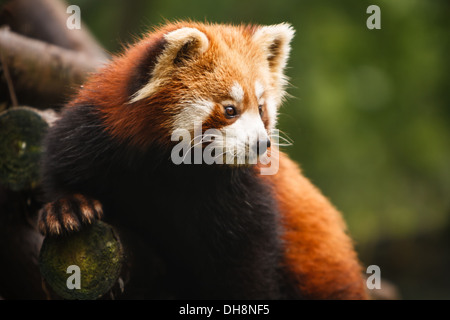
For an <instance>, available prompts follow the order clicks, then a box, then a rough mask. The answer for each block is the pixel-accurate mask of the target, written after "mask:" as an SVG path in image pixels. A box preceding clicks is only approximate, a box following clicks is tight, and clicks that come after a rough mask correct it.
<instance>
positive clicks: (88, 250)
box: [39, 221, 123, 300]
mask: <svg viewBox="0 0 450 320" xmlns="http://www.w3.org/2000/svg"><path fill="white" fill-rule="evenodd" d="M122 262H123V251H122V246H121V243H120V241H119V239H118V237H117V235H116V233H115V231H114V229H113V228H112V227H111V226H109V225H108V224H106V223H104V222H101V221H97V222H96V223H94V224H93V225H90V226H87V227H85V228H84V229H83V230H82V231H80V232H77V233H74V234H71V235H69V236H64V237H47V238H46V239H45V240H44V243H43V245H42V249H41V253H40V257H39V265H40V270H41V274H42V276H43V277H44V279H45V280H46V281H47V283H48V284H49V285H50V286H51V287H52V288H53V290H54V291H55V292H56V293H57V294H58V295H60V296H61V297H63V298H65V299H71V300H73V299H79V300H87V299H97V298H99V297H101V296H102V295H104V294H105V293H106V292H108V290H110V289H111V287H112V286H113V285H114V283H115V282H116V280H117V278H118V277H119V274H120V270H121V267H122ZM71 265H76V266H78V267H79V268H80V279H81V281H80V282H81V288H80V289H69V288H67V279H68V278H69V277H70V276H71V273H67V268H68V267H69V266H71Z"/></svg>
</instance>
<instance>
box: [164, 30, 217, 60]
mask: <svg viewBox="0 0 450 320" xmlns="http://www.w3.org/2000/svg"><path fill="white" fill-rule="evenodd" d="M164 38H165V40H166V41H167V45H166V48H165V50H164V52H163V54H162V55H161V56H160V58H159V59H158V64H160V63H168V64H170V63H174V64H175V65H178V64H182V63H183V61H185V60H189V59H192V58H195V56H197V55H200V54H202V53H203V52H205V51H206V50H207V49H208V47H209V40H208V38H207V37H206V35H205V34H204V33H203V32H201V31H200V30H198V29H195V28H187V27H186V28H181V29H177V30H175V31H172V32H169V33H168V34H166V35H165V36H164Z"/></svg>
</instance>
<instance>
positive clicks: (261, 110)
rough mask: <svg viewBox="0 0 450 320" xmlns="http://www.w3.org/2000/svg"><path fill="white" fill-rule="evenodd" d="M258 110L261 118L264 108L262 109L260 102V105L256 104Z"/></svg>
mask: <svg viewBox="0 0 450 320" xmlns="http://www.w3.org/2000/svg"><path fill="white" fill-rule="evenodd" d="M258 110H259V115H260V116H261V118H262V116H263V114H264V110H263V105H262V104H260V105H259V106H258Z"/></svg>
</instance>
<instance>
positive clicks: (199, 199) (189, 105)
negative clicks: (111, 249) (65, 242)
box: [39, 22, 367, 299]
mask: <svg viewBox="0 0 450 320" xmlns="http://www.w3.org/2000/svg"><path fill="white" fill-rule="evenodd" d="M293 35H294V30H293V28H292V27H291V26H290V25H288V24H279V25H272V26H257V25H251V26H247V25H239V26H234V25H220V24H203V23H195V22H177V23H171V24H167V25H165V26H163V27H160V28H158V29H156V30H154V31H153V32H150V33H148V34H147V35H145V36H144V37H143V38H142V39H141V40H140V41H138V42H137V43H136V44H134V45H132V46H129V47H128V48H127V49H126V50H125V52H124V53H123V54H122V55H119V56H117V57H115V58H114V59H113V61H112V62H111V63H110V64H109V65H107V66H106V67H104V68H103V69H102V70H101V71H99V72H98V73H96V74H94V75H92V76H91V78H90V79H89V80H88V81H87V82H86V83H85V84H84V86H83V87H82V88H81V89H80V90H79V92H78V94H77V95H76V97H75V98H74V99H73V100H72V101H71V102H70V103H68V105H67V106H66V107H65V108H64V111H63V112H62V117H61V119H60V120H59V121H58V122H57V123H56V124H55V125H54V126H53V127H52V128H51V129H49V132H48V134H47V137H46V140H45V153H44V157H43V170H42V172H43V186H44V189H45V193H46V196H47V198H48V203H47V204H46V205H45V206H44V208H43V209H42V211H41V218H40V222H39V227H40V230H41V232H42V233H44V234H46V235H47V236H55V235H61V234H66V233H68V232H76V231H77V230H79V229H80V228H83V226H84V225H86V224H89V223H92V221H94V220H95V219H100V218H101V219H105V220H106V221H108V222H110V223H111V224H112V225H114V226H115V227H117V228H119V231H120V233H121V235H123V239H124V242H125V243H126V246H127V248H128V249H129V251H130V252H131V258H130V260H131V263H130V279H129V282H128V283H127V286H126V287H125V297H128V298H133V297H139V298H175V299H185V298H188V299H365V298H366V297H367V296H366V290H365V286H364V282H363V278H362V270H361V266H360V263H359V261H358V258H357V255H356V253H355V250H354V248H353V244H352V241H351V239H350V237H349V236H348V235H347V233H346V226H345V223H344V221H343V219H342V217H341V215H340V213H339V212H338V211H337V210H336V209H335V208H334V207H333V206H332V205H331V204H330V203H329V201H328V200H327V199H326V198H325V197H324V196H323V195H322V194H321V193H320V191H319V190H317V189H316V188H315V187H314V186H313V185H312V184H311V183H310V182H309V181H308V180H307V179H306V178H305V177H304V176H303V175H302V173H301V172H300V169H299V168H298V166H297V165H296V164H295V163H294V162H293V161H292V160H290V159H289V157H288V156H287V155H286V154H284V153H282V152H279V155H278V157H277V160H278V163H279V168H278V171H277V172H276V173H275V174H266V175H262V174H261V170H262V169H263V168H264V167H265V165H264V164H262V163H261V161H260V160H258V161H257V162H256V163H250V162H249V159H250V158H249V157H248V156H245V155H244V156H242V154H241V153H239V152H235V151H233V152H232V153H231V157H232V158H233V159H234V161H233V162H232V163H230V164H211V165H207V164H205V163H202V164H194V163H193V164H187V163H181V164H175V163H174V161H173V159H172V158H171V155H173V154H172V153H171V152H172V151H173V148H174V146H175V145H176V141H172V140H173V139H171V136H173V134H174V132H175V131H176V130H179V129H184V130H186V131H187V132H189V133H193V128H194V124H195V123H201V133H204V132H206V131H207V130H209V129H214V130H216V131H218V132H225V131H226V135H225V137H222V138H220V139H217V136H215V139H213V140H214V143H216V145H217V144H218V145H220V146H222V147H223V146H225V145H226V144H227V143H229V142H232V143H234V144H236V145H238V146H241V147H243V149H242V150H244V151H248V150H249V149H252V148H253V147H254V146H255V145H257V146H259V149H258V148H256V149H254V148H253V149H252V150H256V157H257V158H258V159H260V158H261V157H262V155H265V154H270V153H271V152H273V153H274V154H275V151H278V149H277V146H276V145H274V143H271V140H272V139H271V137H272V136H271V134H272V132H273V130H275V127H276V118H277V112H278V109H279V106H280V104H281V102H282V100H283V98H284V96H285V86H286V77H285V75H284V69H285V66H286V62H287V59H288V56H289V52H290V42H291V39H292V38H293ZM195 138H196V137H194V139H195ZM194 139H192V140H191V141H189V142H190V143H191V147H192V145H193V140H194ZM204 142H205V141H203V140H200V143H199V144H200V145H201V146H202V148H205V147H207V145H208V143H206V142H205V143H204ZM209 142H211V141H209ZM211 143H212V142H211ZM225 149H226V148H225ZM190 150H191V149H190ZM225 153H226V152H225ZM219 156H220V154H219ZM222 156H223V154H222ZM228 156H229V155H228ZM235 160H242V161H243V162H239V161H235ZM155 261H156V262H155ZM151 275H153V276H151Z"/></svg>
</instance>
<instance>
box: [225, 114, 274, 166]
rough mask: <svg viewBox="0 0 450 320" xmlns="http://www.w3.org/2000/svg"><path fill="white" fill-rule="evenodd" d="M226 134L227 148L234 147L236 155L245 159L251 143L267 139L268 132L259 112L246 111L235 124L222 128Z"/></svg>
mask: <svg viewBox="0 0 450 320" xmlns="http://www.w3.org/2000/svg"><path fill="white" fill-rule="evenodd" d="M222 132H224V134H225V139H226V146H225V147H226V148H227V149H228V148H230V147H231V148H234V149H235V150H236V154H235V155H236V157H237V158H238V159H243V158H245V156H247V155H248V153H247V148H246V147H249V145H252V144H255V143H257V141H258V140H261V139H267V138H268V134H267V131H266V129H265V128H264V124H263V122H262V120H261V117H260V116H259V113H257V112H244V113H243V114H242V115H241V116H240V117H239V119H237V120H236V121H235V122H234V123H233V124H231V125H229V126H227V127H225V128H223V129H222Z"/></svg>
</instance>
